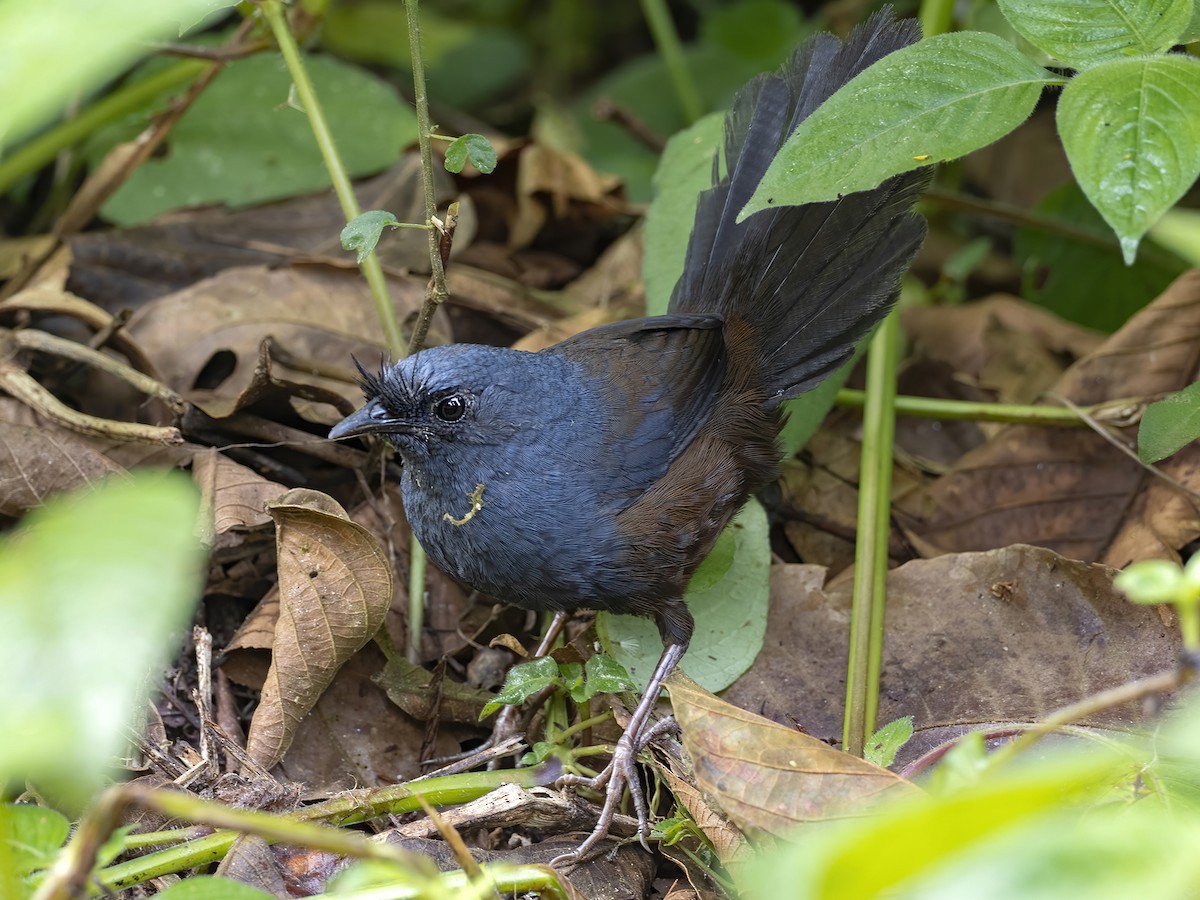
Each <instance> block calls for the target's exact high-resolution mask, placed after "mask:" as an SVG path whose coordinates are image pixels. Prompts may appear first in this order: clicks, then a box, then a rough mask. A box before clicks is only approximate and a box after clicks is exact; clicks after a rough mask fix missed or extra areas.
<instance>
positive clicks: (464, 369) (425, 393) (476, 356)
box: [329, 344, 537, 459]
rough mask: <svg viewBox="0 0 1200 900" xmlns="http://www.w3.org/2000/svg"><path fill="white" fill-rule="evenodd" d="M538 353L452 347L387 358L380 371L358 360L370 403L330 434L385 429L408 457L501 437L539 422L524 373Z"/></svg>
mask: <svg viewBox="0 0 1200 900" xmlns="http://www.w3.org/2000/svg"><path fill="white" fill-rule="evenodd" d="M536 356H537V354H531V353H519V352H518V351H513V350H504V349H501V348H498V347H483V346H477V345H471V344H448V345H446V346H443V347H433V348H431V349H429V350H424V351H422V352H420V353H417V354H415V355H413V356H409V357H407V358H405V359H402V360H400V362H398V363H395V364H391V365H389V364H387V363H386V362H385V363H383V364H381V365H380V368H379V372H378V374H375V373H372V372H369V371H368V370H366V369H365V368H363V366H362V365H360V364H357V362H356V365H358V371H359V374H360V380H359V384H360V385H361V387H362V390H363V396H364V397H365V398H366V401H367V402H366V403H365V404H364V405H363V406H362V407H361V408H359V409H358V410H356V411H355V412H353V413H351V414H350V415H349V416H347V417H346V418H345V419H343V420H342V421H341V422H339V423H338V424H337V425H335V426H334V427H333V429H332V430H331V431H330V432H329V436H330V437H331V438H333V439H335V440H337V439H340V438H347V437H354V436H358V435H366V434H380V435H383V436H384V437H385V438H386V439H387V440H388V441H389V442H391V443H392V444H393V445H394V446H395V447H396V449H398V450H399V451H400V452H401V454H402V455H404V456H405V457H406V458H408V459H417V458H425V457H428V456H430V455H432V454H435V453H437V452H438V451H439V449H441V448H443V447H445V446H447V445H450V444H458V445H481V444H495V443H498V442H501V441H503V440H505V439H507V438H509V437H511V436H512V435H513V434H514V433H516V432H517V431H518V430H519V429H520V428H522V427H524V426H527V425H531V424H533V423H532V422H530V421H529V413H528V410H527V406H528V399H527V395H524V394H523V392H522V391H521V390H520V387H521V384H522V381H524V380H525V379H524V378H523V376H522V375H521V374H520V373H521V372H522V370H524V371H528V370H529V369H530V367H531V364H532V362H533V360H534V358H535V357H536ZM526 383H527V382H526Z"/></svg>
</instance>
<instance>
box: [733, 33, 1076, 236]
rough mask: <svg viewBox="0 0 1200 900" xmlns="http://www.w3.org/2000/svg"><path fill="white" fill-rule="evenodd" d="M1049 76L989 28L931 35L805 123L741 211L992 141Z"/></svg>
mask: <svg viewBox="0 0 1200 900" xmlns="http://www.w3.org/2000/svg"><path fill="white" fill-rule="evenodd" d="M1052 80H1053V79H1052V77H1051V76H1050V75H1049V73H1047V72H1046V70H1044V69H1042V68H1041V67H1040V66H1037V65H1034V64H1033V63H1032V62H1030V61H1029V60H1028V59H1026V58H1025V57H1024V56H1022V55H1021V54H1020V53H1019V52H1018V51H1017V49H1016V48H1015V47H1013V46H1012V44H1009V43H1008V42H1006V41H1004V40H1002V39H1001V38H998V37H996V36H995V35H991V34H982V33H978V32H962V33H959V34H943V35H938V36H937V37H933V38H928V39H926V40H923V41H920V42H919V43H917V44H913V45H912V46H909V47H904V48H903V49H900V50H897V51H896V52H895V53H892V54H889V55H888V56H886V57H884V58H883V59H881V60H880V61H879V62H877V63H875V64H874V65H873V66H871V67H870V68H868V69H867V70H866V71H864V72H862V73H860V74H859V75H858V76H857V77H856V78H854V79H853V80H852V81H850V82H849V83H848V84H846V85H844V86H843V87H842V88H841V89H839V90H838V91H837V93H835V94H834V95H833V96H832V97H830V98H829V99H828V100H827V101H826V102H825V103H823V104H822V105H821V106H820V107H819V108H818V109H817V111H816V112H814V113H813V114H812V115H811V116H809V117H808V118H807V119H805V120H804V121H803V122H802V123H800V127H799V128H797V129H796V131H795V132H794V133H793V134H792V136H791V137H790V138H788V140H787V142H786V143H785V144H784V146H783V147H782V149H781V150H780V152H779V155H778V156H776V157H775V161H774V162H773V163H772V164H771V166H770V168H769V169H768V170H767V173H766V175H765V176H763V180H762V181H761V182H760V183H759V186H758V189H757V190H756V191H755V192H754V196H753V197H751V198H750V202H749V203H748V204H747V205H746V207H745V209H743V210H742V212H741V214H740V215H741V218H743V219H744V218H745V217H746V216H749V215H752V214H753V213H755V212H758V211H759V210H763V209H767V208H769V207H772V206H780V205H794V204H800V203H811V202H816V201H823V200H833V199H836V198H837V197H838V196H840V195H841V194H849V193H852V192H854V191H862V190H867V189H869V188H873V187H875V186H876V185H878V184H880V183H881V182H882V181H884V180H885V179H887V178H889V177H890V176H892V175H896V174H898V173H900V172H907V171H909V170H910V169H916V168H919V167H921V166H927V165H932V164H933V163H936V162H941V161H942V160H947V159H955V158H956V157H959V156H963V155H964V154H966V153H970V152H971V151H972V150H977V149H979V148H980V147H983V146H986V145H987V144H990V143H991V142H992V141H994V140H996V139H997V138H1000V137H1003V136H1004V135H1006V134H1008V133H1009V132H1010V131H1012V130H1013V129H1014V128H1016V127H1017V126H1018V125H1020V124H1021V122H1023V121H1024V120H1025V119H1026V118H1027V117H1028V116H1029V113H1030V112H1032V110H1033V107H1034V105H1035V104H1036V103H1037V100H1038V96H1039V95H1040V94H1041V90H1042V86H1043V85H1045V84H1047V83H1049V82H1051V81H1052Z"/></svg>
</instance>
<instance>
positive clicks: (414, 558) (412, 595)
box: [404, 537, 425, 666]
mask: <svg viewBox="0 0 1200 900" xmlns="http://www.w3.org/2000/svg"><path fill="white" fill-rule="evenodd" d="M409 559H410V560H411V562H410V563H409V567H408V633H407V636H406V640H405V649H404V656H405V658H406V659H407V660H408V661H409V662H410V663H412V664H413V665H414V666H416V665H420V664H421V633H422V631H423V630H424V627H425V626H424V622H425V551H424V549H423V548H422V547H421V545H420V544H419V543H418V542H417V539H416V537H413V539H412V546H411V548H410V550H409Z"/></svg>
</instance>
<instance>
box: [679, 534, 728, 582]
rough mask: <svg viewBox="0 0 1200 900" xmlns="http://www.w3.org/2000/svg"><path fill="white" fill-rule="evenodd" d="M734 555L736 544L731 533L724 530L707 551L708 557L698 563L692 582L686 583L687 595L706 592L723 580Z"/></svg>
mask: <svg viewBox="0 0 1200 900" xmlns="http://www.w3.org/2000/svg"><path fill="white" fill-rule="evenodd" d="M736 553H737V542H736V541H735V540H734V538H733V531H732V530H731V529H729V528H726V529H725V530H724V531H722V532H721V534H720V535H719V536H718V537H717V542H716V543H715V544H713V548H712V549H711V550H709V551H708V556H706V557H704V562H702V563H700V568H698V569H696V571H695V572H693V573H692V580H691V581H689V582H688V593H689V594H694V593H699V592H700V591H707V590H708V589H709V588H710V587H712V586H713V585H714V584H716V583H717V582H718V581H720V580H721V579H722V578H724V577H725V573H727V572H728V571H729V569H730V568H731V567H732V566H733V560H734V557H735V556H736Z"/></svg>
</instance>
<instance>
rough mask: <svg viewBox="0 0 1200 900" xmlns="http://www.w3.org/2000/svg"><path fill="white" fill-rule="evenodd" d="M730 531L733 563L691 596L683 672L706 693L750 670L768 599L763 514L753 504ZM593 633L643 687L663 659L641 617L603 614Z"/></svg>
mask: <svg viewBox="0 0 1200 900" xmlns="http://www.w3.org/2000/svg"><path fill="white" fill-rule="evenodd" d="M727 528H728V529H729V530H732V532H733V538H734V560H733V565H731V566H730V567H729V569H728V570H727V571H726V573H725V576H724V577H723V578H722V579H721V580H720V581H718V582H716V583H715V584H712V585H710V586H709V587H707V588H705V589H704V590H701V591H689V592H688V594H687V596H686V598H685V599H686V601H687V605H688V608H689V609H690V610H691V611H692V615H693V616H694V617H695V619H696V631H695V634H693V635H692V640H691V644H690V645H689V647H688V652H687V655H685V656H684V658H683V662H682V664H681V665H682V668H683V669H684V671H686V672H687V673H688V675H690V676H691V677H692V679H693V680H695V681H697V682H699V683H700V684H702V685H703V686H704V687H705V688H706V689H707V690H710V691H719V690H722V689H724V688H726V687H728V686H729V685H731V684H732V683H733V682H734V681H735V680H736V679H737V677H738V676H739V675H741V674H742V673H743V672H745V671H746V670H747V669H748V668H750V664H751V663H753V662H754V658H755V657H756V656H757V655H758V651H759V650H760V649H762V643H763V638H764V637H765V635H766V630H767V605H768V602H769V599H770V585H769V576H770V568H771V547H770V543H769V542H768V531H769V527H768V524H767V514H766V512H765V511H764V510H763V508H762V506H761V505H760V504H759V503H758V501H757V500H754V499H751V500H750V501H749V502H748V503H747V504H746V505H745V506H744V507H743V508H742V511H741V512H740V513H738V515H737V516H736V517H735V518H734V519H733V521H731V522H730V523H729V525H728V526H727ZM596 632H597V634H598V635H599V636H600V643H601V644H602V646H603V647H604V650H605V652H606V653H608V654H610V655H611V656H612V657H613V658H614V659H615V660H616V661H617V662H619V663H620V664H621V665H622V666H624V667H625V669H626V670H628V672H629V675H630V677H632V678H633V680H634V682H635V683H636V684H637V685H638V686H639V687H644V686H645V685H646V682H647V681H648V680H649V679H650V675H651V674H652V673H653V671H654V667H655V666H656V665H657V664H658V658H659V656H660V655H661V654H662V641H661V640H660V639H659V635H658V629H657V628H656V627H655V625H654V623H653V622H651V621H650V620H649V619H644V618H641V617H640V616H618V615H613V614H612V613H605V612H602V613H600V614H598V615H597V616H596Z"/></svg>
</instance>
